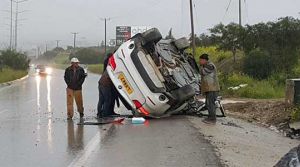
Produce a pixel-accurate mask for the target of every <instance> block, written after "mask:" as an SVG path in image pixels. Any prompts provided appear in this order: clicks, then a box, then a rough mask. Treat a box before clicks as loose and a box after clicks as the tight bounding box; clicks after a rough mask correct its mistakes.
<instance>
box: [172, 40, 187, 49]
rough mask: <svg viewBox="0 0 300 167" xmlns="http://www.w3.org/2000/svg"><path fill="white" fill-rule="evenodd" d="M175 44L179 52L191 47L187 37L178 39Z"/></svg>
mask: <svg viewBox="0 0 300 167" xmlns="http://www.w3.org/2000/svg"><path fill="white" fill-rule="evenodd" d="M174 44H175V46H176V48H177V49H178V50H185V49H187V48H189V47H190V43H189V41H188V40H187V39H186V38H185V37H183V38H179V39H177V40H176V41H174Z"/></svg>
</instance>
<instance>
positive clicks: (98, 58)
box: [39, 46, 114, 74]
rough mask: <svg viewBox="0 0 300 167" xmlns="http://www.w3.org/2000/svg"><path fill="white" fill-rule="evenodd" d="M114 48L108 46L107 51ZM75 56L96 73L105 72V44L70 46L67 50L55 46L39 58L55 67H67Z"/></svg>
mask: <svg viewBox="0 0 300 167" xmlns="http://www.w3.org/2000/svg"><path fill="white" fill-rule="evenodd" d="M113 50H114V48H112V47H108V48H107V53H109V52H112V51H113ZM73 57H76V58H78V59H79V61H80V63H81V64H85V65H87V67H88V71H90V72H92V73H96V74H101V73H102V72H103V61H104V57H105V55H104V46H100V47H89V48H76V49H73V48H71V47H68V49H67V50H64V49H63V48H55V49H53V50H51V51H47V52H46V53H44V54H43V55H42V56H41V57H40V58H39V60H41V61H43V60H47V62H48V64H51V66H52V67H54V68H58V69H65V68H67V67H68V66H69V65H70V60H71V58H73Z"/></svg>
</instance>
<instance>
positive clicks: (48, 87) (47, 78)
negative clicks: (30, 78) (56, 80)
mask: <svg viewBox="0 0 300 167" xmlns="http://www.w3.org/2000/svg"><path fill="white" fill-rule="evenodd" d="M46 82H47V111H48V133H47V136H48V138H47V139H48V141H47V143H48V147H49V150H50V151H51V152H52V151H53V136H52V133H53V132H52V110H51V76H49V75H48V76H47V77H46Z"/></svg>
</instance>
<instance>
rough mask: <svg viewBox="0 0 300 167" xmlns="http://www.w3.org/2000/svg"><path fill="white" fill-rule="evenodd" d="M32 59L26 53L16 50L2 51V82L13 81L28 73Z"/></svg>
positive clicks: (0, 71)
mask: <svg viewBox="0 0 300 167" xmlns="http://www.w3.org/2000/svg"><path fill="white" fill-rule="evenodd" d="M29 62H30V60H29V59H28V57H27V55H26V53H21V52H16V51H14V50H9V49H7V50H3V51H1V52H0V83H4V82H9V81H13V80H16V79H19V78H22V77H24V76H26V75H27V74H28V71H27V70H28V67H29Z"/></svg>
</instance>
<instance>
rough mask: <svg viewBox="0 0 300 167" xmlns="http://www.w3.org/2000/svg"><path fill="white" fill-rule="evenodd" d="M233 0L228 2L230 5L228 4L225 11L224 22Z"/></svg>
mask: <svg viewBox="0 0 300 167" xmlns="http://www.w3.org/2000/svg"><path fill="white" fill-rule="evenodd" d="M231 1H232V0H229V3H228V5H227V8H226V11H225V13H224V16H223V19H222V22H223V21H224V19H225V16H226V15H227V13H228V10H229V7H230V5H231Z"/></svg>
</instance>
